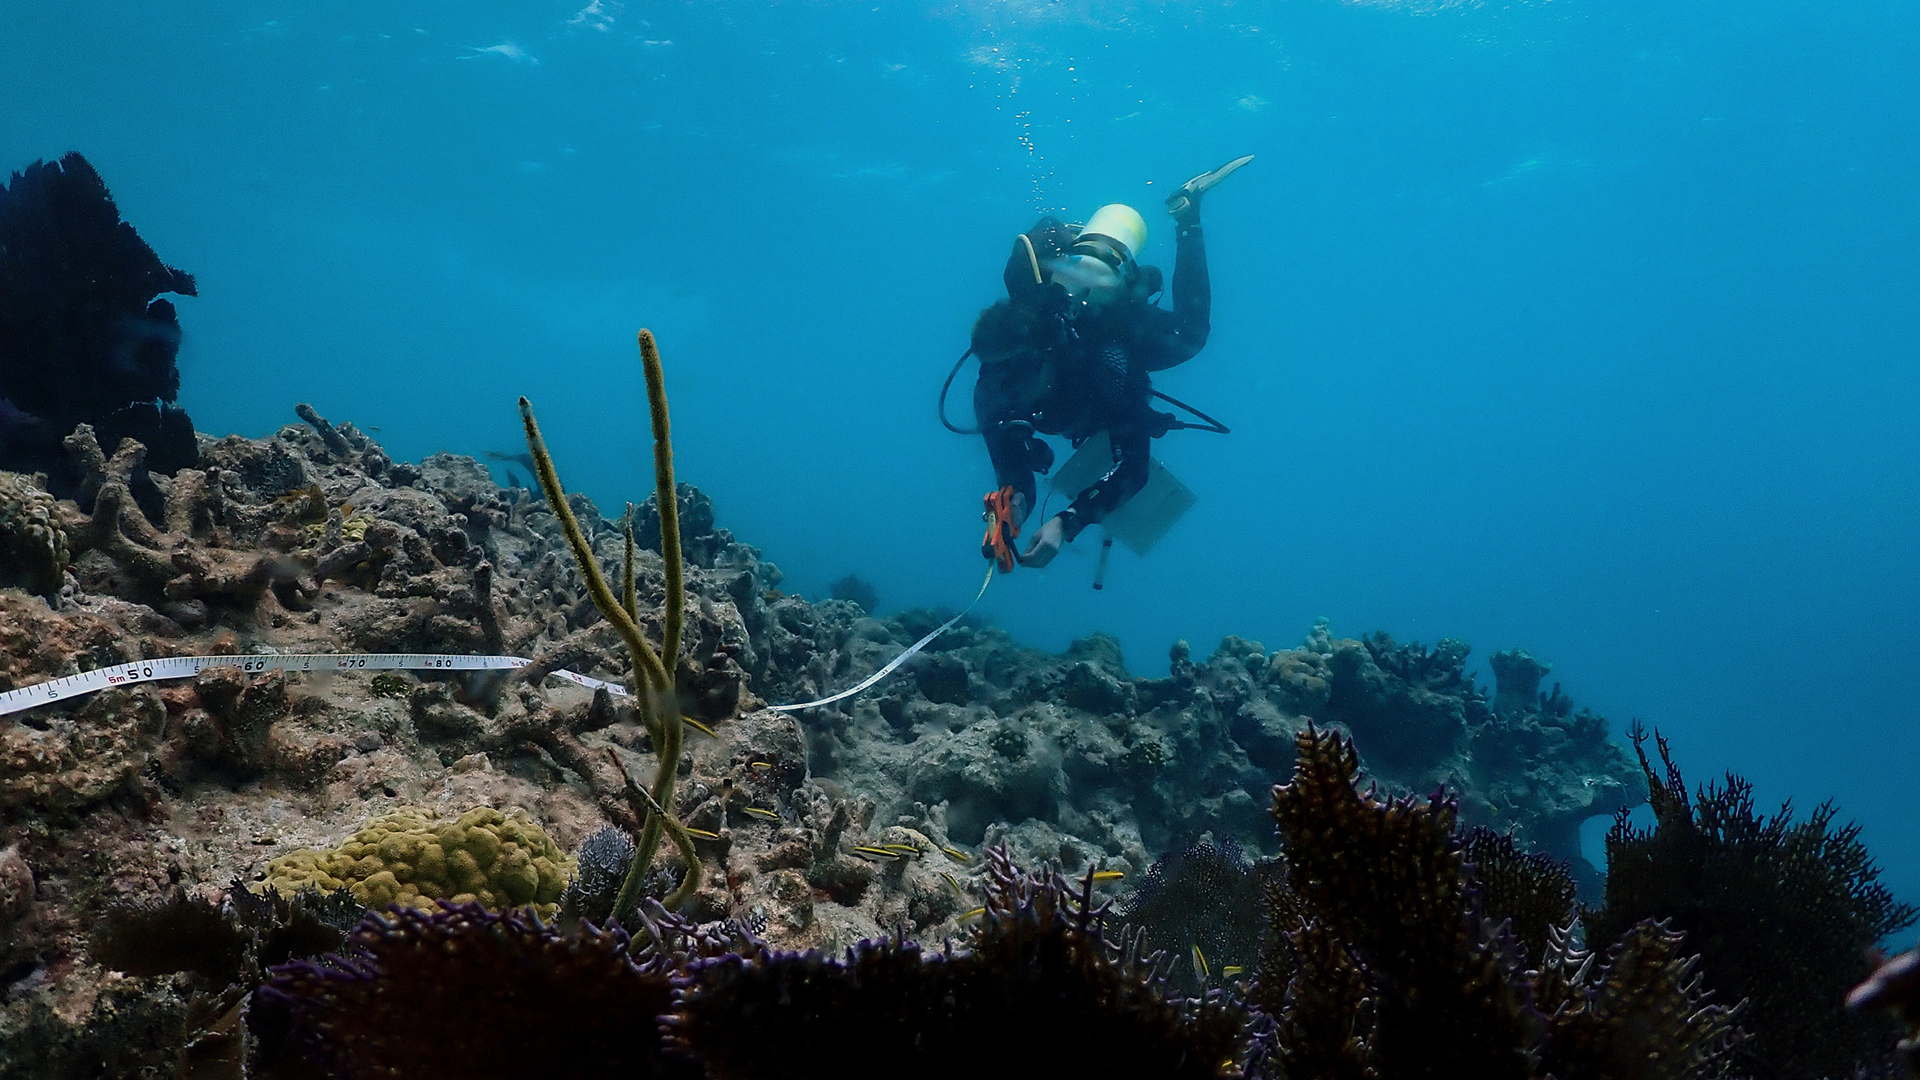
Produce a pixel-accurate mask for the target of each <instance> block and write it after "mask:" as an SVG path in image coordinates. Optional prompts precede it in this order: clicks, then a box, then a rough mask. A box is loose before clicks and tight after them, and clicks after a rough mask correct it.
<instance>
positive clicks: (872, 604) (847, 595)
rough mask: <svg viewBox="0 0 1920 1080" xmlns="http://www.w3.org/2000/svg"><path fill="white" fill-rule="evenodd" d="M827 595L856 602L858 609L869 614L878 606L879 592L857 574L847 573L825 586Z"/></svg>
mask: <svg viewBox="0 0 1920 1080" xmlns="http://www.w3.org/2000/svg"><path fill="white" fill-rule="evenodd" d="M827 595H829V596H831V597H832V598H833V599H835V600H846V601H849V602H851V603H855V604H858V605H860V610H861V611H864V612H866V613H867V614H869V615H871V614H873V613H874V612H875V611H876V610H878V609H879V607H880V594H879V593H878V592H876V591H874V588H873V583H872V582H870V581H868V580H866V579H865V578H863V577H861V576H860V575H858V574H848V575H847V576H846V577H843V578H841V579H840V580H838V581H836V582H834V583H833V584H832V585H829V586H827Z"/></svg>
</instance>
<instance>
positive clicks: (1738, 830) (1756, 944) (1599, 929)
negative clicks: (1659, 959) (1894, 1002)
mask: <svg viewBox="0 0 1920 1080" xmlns="http://www.w3.org/2000/svg"><path fill="white" fill-rule="evenodd" d="M1632 735H1633V744H1634V749H1635V750H1636V751H1637V752H1638V754H1639V757H1640V766H1641V768H1642V769H1643V770H1645V771H1646V774H1647V783H1648V787H1649V790H1650V791H1651V793H1652V794H1651V801H1652V804H1653V812H1654V819H1655V820H1654V824H1653V825H1652V827H1650V828H1647V829H1638V828H1635V827H1634V826H1633V824H1632V823H1631V822H1630V821H1629V820H1628V818H1627V816H1626V814H1625V813H1624V812H1623V813H1622V814H1621V815H1620V816H1619V817H1617V818H1616V819H1615V821H1614V824H1613V828H1612V829H1611V830H1610V831H1609V832H1608V833H1607V886H1606V901H1605V903H1603V904H1602V905H1601V906H1600V907H1598V908H1597V909H1594V910H1592V911H1589V912H1587V913H1586V914H1585V917H1584V922H1585V923H1586V927H1587V933H1588V935H1589V937H1590V938H1592V939H1593V940H1598V941H1606V940H1610V939H1611V938H1613V937H1614V936H1617V935H1618V934H1620V933H1621V932H1622V931H1624V930H1625V929H1626V928H1627V927H1629V926H1631V925H1632V924H1634V923H1635V922H1637V921H1639V920H1642V919H1647V918H1660V919H1666V920H1668V921H1669V922H1670V924H1671V925H1672V927H1673V928H1674V929H1676V930H1680V931H1683V932H1685V934H1686V938H1687V945H1686V947H1687V949H1688V950H1689V951H1692V952H1697V953H1699V954H1700V956H1701V968H1700V973H1701V976H1702V977H1703V978H1704V979H1705V980H1706V985H1707V986H1709V987H1711V988H1712V989H1713V990H1714V992H1715V994H1716V996H1717V997H1718V998H1719V999H1720V1000H1722V1001H1742V1000H1744V1001H1745V1002H1746V1006H1745V1008H1744V1010H1743V1011H1742V1014H1741V1018H1740V1019H1741V1026H1742V1027H1745V1028H1746V1029H1747V1030H1749V1031H1750V1032H1752V1034H1753V1038H1752V1039H1750V1040H1749V1041H1747V1042H1746V1043H1744V1044H1742V1045H1741V1046H1740V1047H1739V1048H1738V1049H1737V1050H1736V1051H1735V1062H1736V1068H1737V1069H1738V1070H1739V1071H1741V1072H1743V1073H1745V1074H1747V1075H1750V1076H1752V1077H1755V1078H1756V1080H1812V1078H1817V1077H1827V1076H1840V1075H1850V1074H1851V1073H1852V1072H1853V1070H1854V1069H1855V1068H1856V1066H1864V1065H1871V1064H1873V1063H1874V1062H1875V1061H1876V1060H1878V1059H1880V1058H1881V1057H1882V1056H1883V1054H1884V1051H1885V1047H1886V1045H1887V1043H1888V1042H1889V1041H1890V1030H1889V1026H1888V1025H1887V1023H1886V1022H1885V1020H1884V1018H1883V1017H1881V1016H1879V1015H1877V1014H1861V1013H1852V1014H1849V1013H1848V1012H1847V1011H1845V1009H1844V1008H1843V1007H1842V1002H1843V999H1844V998H1845V996H1846V994H1847V991H1848V990H1849V989H1850V988H1852V987H1853V986H1854V985H1855V984H1857V983H1859V982H1860V981H1861V980H1862V979H1865V978H1866V977H1867V976H1868V974H1870V973H1871V971H1872V964H1871V963H1870V961H1869V959H1868V950H1869V949H1870V948H1871V947H1873V946H1874V945H1875V943H1877V942H1878V941H1879V940H1880V939H1882V938H1884V937H1886V936H1887V935H1888V934H1891V933H1894V932H1895V931H1898V930H1900V929H1902V928H1904V927H1907V926H1911V925H1912V924H1913V922H1914V919H1915V915H1916V912H1915V909H1914V907H1913V906H1912V905H1910V904H1903V903H1899V902H1896V901H1895V900H1894V899H1893V897H1892V895H1891V894H1889V893H1888V891H1887V889H1886V887H1885V886H1883V885H1881V884H1880V882H1879V870H1878V868H1876V867H1875V866H1874V864H1873V860H1872V859H1870V858H1869V857H1868V855H1867V850H1866V847H1865V846H1864V845H1862V844H1861V843H1860V840H1859V833H1860V830H1859V827H1858V826H1855V825H1847V826H1841V827H1834V825H1833V820H1834V817H1835V813H1836V811H1835V809H1834V807H1833V804H1831V803H1823V804H1822V805H1820V806H1818V807H1816V808H1814V811H1813V812H1812V813H1811V814H1809V815H1807V818H1806V820H1804V821H1799V822H1796V821H1794V820H1793V811H1792V807H1791V806H1783V807H1782V808H1781V809H1780V811H1779V812H1778V813H1776V814H1773V815H1771V816H1764V815H1761V814H1758V813H1756V812H1755V811H1754V804H1753V785H1752V784H1750V783H1748V782H1747V781H1746V780H1743V779H1741V778H1740V777H1738V776H1735V775H1733V774H1731V773H1729V774H1727V776H1726V779H1725V782H1724V784H1723V785H1711V784H1709V785H1707V786H1706V787H1703V788H1701V789H1700V790H1699V792H1698V793H1697V794H1693V795H1689V793H1688V791H1687V786H1686V783H1685V781H1684V779H1683V778H1682V777H1681V774H1680V769H1679V767H1678V766H1677V765H1675V764H1674V763H1673V759H1672V757H1671V756H1670V754H1669V752H1668V748H1667V742H1666V740H1665V739H1664V738H1661V737H1660V736H1659V735H1658V734H1657V733H1656V734H1655V735H1654V741H1655V743H1656V745H1657V747H1658V750H1659V755H1660V762H1661V765H1662V772H1663V774H1664V775H1660V774H1656V773H1655V771H1654V767H1653V765H1652V763H1651V762H1650V761H1649V760H1648V758H1647V753H1646V746H1645V743H1646V739H1647V736H1646V733H1645V732H1644V731H1643V730H1641V729H1640V728H1638V727H1637V726H1636V727H1635V728H1634V730H1633V733H1632Z"/></svg>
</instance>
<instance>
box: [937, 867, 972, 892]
mask: <svg viewBox="0 0 1920 1080" xmlns="http://www.w3.org/2000/svg"><path fill="white" fill-rule="evenodd" d="M940 876H941V877H943V878H946V879H947V884H949V885H951V886H953V891H954V892H957V893H959V894H960V895H961V896H965V895H967V890H965V889H963V888H961V887H960V883H959V882H958V881H955V880H954V877H953V875H952V874H949V873H947V872H946V871H945V870H942V871H940Z"/></svg>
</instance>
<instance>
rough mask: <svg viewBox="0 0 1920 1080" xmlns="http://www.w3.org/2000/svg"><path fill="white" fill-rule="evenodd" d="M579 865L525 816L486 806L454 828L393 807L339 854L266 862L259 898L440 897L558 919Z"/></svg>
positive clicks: (412, 901) (378, 900)
mask: <svg viewBox="0 0 1920 1080" xmlns="http://www.w3.org/2000/svg"><path fill="white" fill-rule="evenodd" d="M573 866H574V863H573V859H572V858H571V857H570V856H568V855H567V854H566V853H565V852H564V851H562V850H560V848H559V847H558V846H557V845H556V844H554V842H553V840H552V839H551V838H550V837H548V836H547V834H546V833H545V832H544V831H542V830H541V828H540V826H538V825H536V824H534V822H533V821H532V819H530V818H528V817H527V813H526V811H524V810H519V809H515V810H513V811H512V812H510V813H506V814H502V813H501V812H500V811H498V810H495V809H494V808H493V807H490V806H479V807H475V808H474V809H472V810H469V811H467V812H466V813H464V814H461V815H460V816H459V817H458V818H457V819H455V820H452V821H448V820H445V819H444V818H442V817H441V816H440V814H439V812H438V811H435V810H430V809H421V808H409V809H403V810H396V811H394V812H393V813H390V814H383V815H381V816H380V817H377V818H374V819H373V820H372V821H369V822H367V823H366V824H365V825H364V826H362V827H361V828H360V830H359V831H358V832H355V833H354V834H353V835H352V836H350V837H348V838H347V840H346V841H345V842H344V843H342V844H341V845H340V846H339V847H337V848H335V849H334V850H332V851H317V850H314V849H312V848H307V849H303V850H300V851H293V852H288V853H287V854H285V855H282V856H280V857H279V858H276V859H274V860H273V861H272V862H270V863H268V864H267V871H266V879H265V880H264V881H262V882H260V883H259V884H258V885H256V886H254V889H255V891H256V892H264V891H267V890H274V891H277V892H280V893H282V894H284V895H288V896H291V895H293V894H294V893H296V892H298V891H300V890H301V889H304V888H316V889H319V890H320V891H322V892H332V891H334V890H336V889H348V890H350V891H352V893H353V897H354V899H355V900H357V901H359V902H360V903H361V904H364V905H366V906H367V907H384V906H386V905H388V904H399V905H401V906H404V907H416V908H426V907H431V906H432V905H433V903H434V902H435V901H437V900H448V901H451V902H453V903H456V904H464V903H477V904H479V905H481V906H482V907H485V908H488V909H491V910H496V911H497V910H503V909H506V908H512V907H521V906H526V905H531V906H533V907H534V908H536V909H540V910H545V911H546V912H548V913H549V914H551V913H552V912H553V910H554V907H555V905H557V904H558V903H559V901H560V893H561V890H562V889H564V888H565V887H566V883H567V879H568V877H570V876H571V875H572V873H573Z"/></svg>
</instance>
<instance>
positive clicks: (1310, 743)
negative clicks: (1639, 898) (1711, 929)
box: [1259, 728, 1731, 1080]
mask: <svg viewBox="0 0 1920 1080" xmlns="http://www.w3.org/2000/svg"><path fill="white" fill-rule="evenodd" d="M1296 751H1297V752H1296V764H1295V770H1294V779H1293V783H1291V784H1289V785H1286V786H1284V787H1278V788H1275V789H1274V818H1275V820H1276V821H1278V823H1279V825H1280V830H1281V834H1282V837H1283V839H1284V841H1285V845H1286V854H1285V857H1286V860H1287V865H1288V882H1287V884H1288V885H1289V887H1290V888H1289V889H1288V890H1276V891H1274V892H1272V893H1270V904H1271V908H1272V911H1273V914H1274V926H1275V929H1276V931H1278V932H1279V936H1281V937H1283V938H1284V940H1285V941H1286V942H1287V948H1286V949H1285V950H1275V949H1269V952H1268V957H1267V961H1266V967H1263V970H1262V973H1261V980H1262V986H1261V988H1260V991H1259V1000H1261V1001H1262V1002H1267V1003H1271V1002H1274V1001H1275V998H1276V991H1275V989H1274V987H1273V986H1272V985H1271V981H1272V980H1277V979H1278V978H1279V977H1281V972H1280V971H1278V970H1272V969H1277V968H1280V967H1283V966H1284V967H1286V968H1287V969H1288V970H1287V974H1289V975H1290V978H1288V981H1287V989H1286V992H1285V994H1284V996H1280V997H1279V999H1278V1004H1277V1005H1275V1006H1271V1007H1276V1008H1278V1010H1279V1011H1278V1013H1277V1014H1276V1018H1277V1019H1278V1021H1279V1025H1280V1044H1281V1049H1280V1060H1281V1063H1282V1065H1283V1066H1284V1067H1285V1069H1286V1073H1287V1075H1288V1076H1289V1077H1294V1078H1296V1080H1301V1078H1308V1077H1312V1078H1321V1077H1327V1078H1335V1077H1338V1078H1347V1077H1353V1078H1360V1077H1380V1078H1391V1080H1399V1078H1402V1077H1429V1076H1430V1077H1459V1076H1474V1077H1512V1078H1514V1080H1538V1078H1541V1077H1545V1076H1553V1077H1555V1078H1557V1080H1570V1078H1573V1077H1579V1078H1582V1080H1587V1078H1591V1080H1603V1078H1604V1080H1698V1078H1703V1077H1710V1076H1716V1075H1719V1074H1720V1071H1721V1069H1722V1068H1723V1066H1724V1062H1725V1052H1726V1049H1727V1045H1728V1043H1729V1042H1730V1041H1731V1035H1730V1031H1731V1025H1730V1020H1729V1017H1728V1014H1727V1010H1724V1009H1720V1008H1718V1007H1714V1006H1708V1005H1706V1004H1705V1001H1704V999H1703V995H1702V994H1701V992H1700V987H1699V983H1698V979H1697V978H1690V977H1689V972H1690V969H1691V962H1690V961H1684V960H1681V959H1680V956H1681V955H1682V953H1681V952H1680V944H1681V939H1680V938H1679V936H1678V935H1675V934H1673V933H1671V932H1669V931H1667V930H1665V929H1664V928H1662V927H1660V926H1658V925H1657V924H1653V923H1645V924H1642V925H1639V926H1636V927H1633V928H1632V929H1631V931H1630V932H1629V933H1627V934H1625V935H1623V936H1622V938H1621V940H1620V941H1619V943H1618V944H1616V945H1615V946H1614V947H1613V950H1612V951H1611V952H1610V953H1609V955H1608V960H1607V962H1606V963H1605V964H1604V965H1596V964H1595V963H1593V962H1592V961H1591V960H1590V958H1587V957H1585V956H1583V955H1579V954H1575V953H1574V952H1573V951H1572V950H1571V948H1570V946H1569V945H1568V944H1567V940H1566V938H1565V936H1564V935H1563V934H1562V933H1561V932H1560V931H1558V930H1553V931H1551V932H1550V933H1548V934H1547V935H1546V942H1545V946H1544V947H1543V949H1542V950H1541V952H1542V959H1541V960H1540V962H1539V967H1538V968H1537V969H1535V970H1532V971H1528V970H1524V965H1523V963H1522V962H1521V956H1520V947H1519V945H1518V943H1517V942H1516V940H1515V938H1514V937H1513V935H1512V934H1511V933H1510V932H1509V931H1508V930H1507V925H1508V919H1510V918H1512V919H1514V921H1515V922H1520V921H1521V920H1519V919H1518V918H1517V917H1516V913H1517V912H1520V911H1522V910H1526V909H1533V910H1534V911H1535V912H1536V914H1535V915H1531V916H1529V919H1532V918H1536V917H1539V914H1538V913H1543V912H1544V911H1545V909H1546V908H1548V907H1549V906H1550V905H1551V903H1552V902H1553V901H1555V900H1558V902H1560V903H1561V904H1562V909H1561V911H1560V912H1559V913H1558V915H1557V916H1555V917H1554V919H1553V924H1554V925H1561V924H1564V923H1565V922H1567V920H1568V919H1569V918H1570V916H1571V911H1570V910H1568V908H1570V906H1571V891H1570V889H1569V888H1567V886H1566V883H1565V881H1564V875H1562V876H1561V880H1559V881H1558V883H1557V884H1556V883H1555V882H1554V880H1553V879H1552V876H1551V875H1546V874H1544V873H1542V868H1541V867H1539V866H1537V865H1531V864H1528V863H1526V862H1525V861H1524V858H1522V857H1519V856H1518V855H1517V853H1509V852H1507V851H1504V850H1502V848H1503V845H1501V844H1500V843H1499V840H1498V839H1497V838H1495V839H1486V838H1476V839H1475V840H1472V841H1469V842H1464V843H1463V841H1462V839H1461V838H1460V837H1459V836H1457V835H1456V834H1455V831H1454V830H1455V824H1456V819H1457V810H1456V807H1455V805H1454V803H1453V801H1452V800H1451V799H1450V798H1448V797H1446V796H1445V795H1444V794H1440V795H1435V796H1433V797H1431V798H1428V799H1411V798H1405V799H1392V800H1385V801H1383V800H1381V799H1379V798H1377V797H1375V795H1374V794H1373V792H1372V791H1368V792H1365V793H1362V792H1361V791H1360V790H1359V789H1358V787H1357V775H1358V769H1359V758H1358V755H1357V754H1356V753H1355V751H1354V749H1353V744H1352V742H1351V741H1350V740H1348V739H1346V738H1344V737H1342V736H1341V735H1340V734H1339V733H1337V732H1331V731H1329V732H1322V731H1318V730H1315V729H1313V728H1309V729H1307V730H1306V731H1304V732H1302V733H1301V734H1300V735H1299V737H1298V740H1297V746H1296ZM1476 851H1477V852H1478V853H1479V854H1480V855H1481V857H1482V858H1485V859H1486V860H1487V864H1488V871H1487V884H1485V885H1483V886H1481V887H1479V888H1476V887H1475V884H1474V883H1475V880H1476V879H1475V868H1474V867H1473V865H1472V863H1471V861H1470V858H1471V855H1472V854H1473V853H1474V852H1476ZM1510 854H1511V855H1513V856H1514V857H1513V858H1509V855H1510ZM1503 862H1505V863H1506V864H1507V865H1506V868H1505V869H1501V864H1502V863H1503ZM1509 879H1512V880H1509ZM1500 906H1505V907H1506V909H1507V910H1505V911H1500V910H1489V908H1490V907H1496V908H1497V907H1500Z"/></svg>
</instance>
